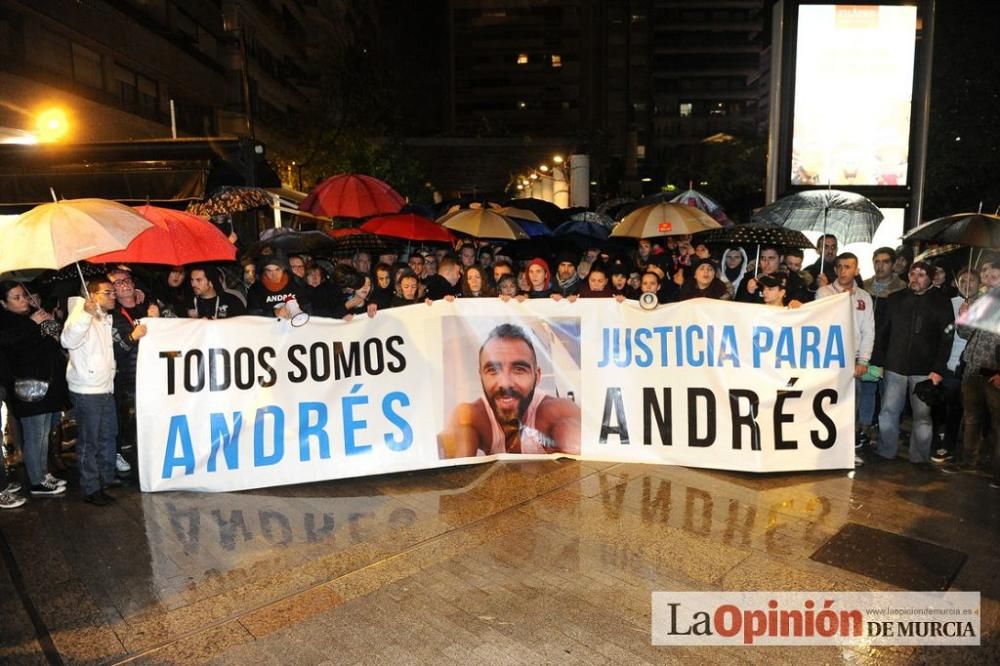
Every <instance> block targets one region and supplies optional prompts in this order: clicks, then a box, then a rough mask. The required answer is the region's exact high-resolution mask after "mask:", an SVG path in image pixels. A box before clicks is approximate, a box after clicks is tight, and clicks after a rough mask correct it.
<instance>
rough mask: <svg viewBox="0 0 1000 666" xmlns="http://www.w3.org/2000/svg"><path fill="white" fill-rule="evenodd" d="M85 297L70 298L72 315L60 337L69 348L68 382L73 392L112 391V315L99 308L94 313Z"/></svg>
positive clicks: (96, 392)
mask: <svg viewBox="0 0 1000 666" xmlns="http://www.w3.org/2000/svg"><path fill="white" fill-rule="evenodd" d="M83 304H84V300H83V299H82V298H79V297H74V298H71V299H70V300H69V310H70V312H69V316H68V317H67V318H66V325H65V326H63V330H62V335H61V336H60V337H59V340H60V342H62V346H63V347H65V348H66V349H67V350H68V351H69V365H68V366H67V367H66V383H67V384H68V385H69V390H70V391H72V392H73V393H87V394H101V393H113V392H114V385H115V354H114V347H113V344H114V343H113V341H112V338H111V315H110V314H106V313H103V312H101V310H100V309H98V311H97V315H96V316H91V315H90V313H88V312H87V311H86V310H84V309H83Z"/></svg>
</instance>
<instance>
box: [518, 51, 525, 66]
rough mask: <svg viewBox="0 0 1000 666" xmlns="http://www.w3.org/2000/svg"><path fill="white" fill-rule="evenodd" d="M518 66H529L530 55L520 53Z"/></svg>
mask: <svg viewBox="0 0 1000 666" xmlns="http://www.w3.org/2000/svg"><path fill="white" fill-rule="evenodd" d="M517 64H518V65H527V64H528V54H527V53H518V54H517Z"/></svg>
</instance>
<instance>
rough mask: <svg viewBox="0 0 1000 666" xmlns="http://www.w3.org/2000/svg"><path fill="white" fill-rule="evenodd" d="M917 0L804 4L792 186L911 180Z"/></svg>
mask: <svg viewBox="0 0 1000 666" xmlns="http://www.w3.org/2000/svg"><path fill="white" fill-rule="evenodd" d="M916 29H917V9H916V7H901V6H885V5H882V6H878V5H802V6H800V7H799V16H798V34H797V48H796V60H795V62H796V70H795V106H794V119H793V135H792V164H791V184H792V185H827V184H831V185H834V186H837V185H842V186H865V185H872V186H890V187H891V186H905V185H906V184H907V177H908V174H907V162H908V158H909V145H910V109H911V102H912V95H913V64H914V42H915V39H916Z"/></svg>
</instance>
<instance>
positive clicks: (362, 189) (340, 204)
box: [299, 173, 406, 217]
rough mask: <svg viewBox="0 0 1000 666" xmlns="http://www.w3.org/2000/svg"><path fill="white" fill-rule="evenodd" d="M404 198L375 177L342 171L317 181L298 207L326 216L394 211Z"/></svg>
mask: <svg viewBox="0 0 1000 666" xmlns="http://www.w3.org/2000/svg"><path fill="white" fill-rule="evenodd" d="M405 203H406V201H405V200H404V199H403V197H401V196H399V194H398V193H397V192H396V191H395V190H394V189H392V188H391V187H389V186H388V185H387V184H385V183H383V182H382V181H381V180H379V179H378V178H372V177H371V176H364V175H360V174H351V173H343V174H340V175H337V176H332V177H330V178H327V179H326V180H324V181H323V182H322V183H320V184H319V185H317V186H316V187H315V188H314V189H313V191H312V192H310V193H309V196H308V197H306V199H305V201H303V202H302V203H301V204H299V210H304V211H306V212H307V213H312V214H313V215H325V216H327V217H371V216H372V215H379V214H382V213H398V212H399V210H400V209H401V208H402V207H403V205H404V204H405Z"/></svg>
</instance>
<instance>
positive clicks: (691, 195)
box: [670, 189, 811, 247]
mask: <svg viewBox="0 0 1000 666" xmlns="http://www.w3.org/2000/svg"><path fill="white" fill-rule="evenodd" d="M670 201H671V203H682V204H684V205H686V206H694V207H695V208H697V209H698V210H700V211H702V212H705V213H708V214H709V215H711V216H712V219H714V220H715V221H716V222H718V223H719V224H721V225H730V224H732V223H733V221H732V220H730V219H729V217H728V216H726V211H724V210H723V209H722V206H720V205H719V204H718V202H716V201H715V200H714V199H712V198H711V197H709V196H707V195H705V194H702V193H701V192H699V191H698V190H692V189H688V190H686V191H684V192H681V193H680V194H678V195H677V196H676V197H674V198H673V199H671V200H670ZM810 247H811V246H810Z"/></svg>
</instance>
